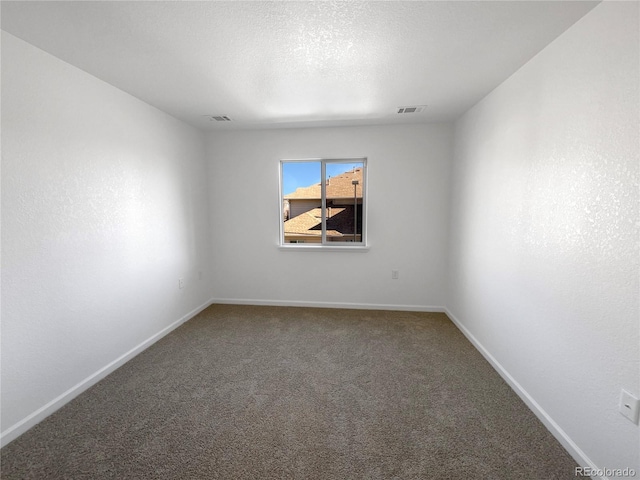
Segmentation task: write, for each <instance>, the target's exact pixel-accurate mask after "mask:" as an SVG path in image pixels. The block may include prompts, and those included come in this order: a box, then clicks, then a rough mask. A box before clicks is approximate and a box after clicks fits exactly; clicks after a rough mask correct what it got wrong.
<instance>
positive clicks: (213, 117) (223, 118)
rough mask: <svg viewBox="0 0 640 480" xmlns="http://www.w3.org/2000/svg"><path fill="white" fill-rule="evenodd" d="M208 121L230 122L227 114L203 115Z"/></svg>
mask: <svg viewBox="0 0 640 480" xmlns="http://www.w3.org/2000/svg"><path fill="white" fill-rule="evenodd" d="M205 117H206V118H208V119H209V121H210V122H230V121H231V119H230V118H229V117H228V116H227V115H205Z"/></svg>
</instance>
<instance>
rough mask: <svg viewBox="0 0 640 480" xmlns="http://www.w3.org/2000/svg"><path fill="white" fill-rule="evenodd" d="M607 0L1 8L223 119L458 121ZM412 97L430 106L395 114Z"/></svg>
mask: <svg viewBox="0 0 640 480" xmlns="http://www.w3.org/2000/svg"><path fill="white" fill-rule="evenodd" d="M597 3H598V2H593V1H589V2H583V1H520V2H518V1H497V2H493V1H476V2H464V1H411V2H404V1H382V2H357V1H307V2H278V1H258V2H247V1H232V2H218V1H208V2H207V1H201V2H197V1H195V2H191V1H169V2H159V1H154V2H138V1H97V2H82V1H71V2H50V1H45V2H24V1H19V2H7V1H3V2H2V5H1V8H2V12H1V14H2V29H3V30H5V31H7V32H9V33H11V34H13V35H15V36H17V37H19V38H21V39H23V40H25V41H27V42H29V43H31V44H33V45H35V46H37V47H39V48H41V49H43V50H45V51H47V52H50V53H51V54H53V55H55V56H56V57H58V58H60V59H62V60H64V61H66V62H68V63H71V64H73V65H75V66H77V67H79V68H81V69H82V70H85V71H87V72H89V73H91V74H92V75H95V76H96V77H98V78H100V79H102V80H104V81H106V82H108V83H110V84H111V85H114V86H116V87H118V88H120V89H122V90H124V91H126V92H128V93H130V94H132V95H134V96H136V97H138V98H140V99H141V100H144V101H145V102H147V103H150V104H151V105H154V106H156V107H157V108H159V109H161V110H163V111H165V112H167V113H169V114H171V115H173V116H175V117H178V118H181V119H183V120H184V121H186V122H188V123H190V124H192V125H195V126H197V127H199V128H202V129H214V128H264V127H277V126H287V127H289V126H330V125H363V124H368V125H371V124H390V123H422V122H433V121H449V120H453V119H455V118H457V117H458V116H459V115H460V114H462V113H464V112H465V111H466V110H467V109H468V108H470V107H471V106H472V105H474V104H475V103H476V102H478V101H479V100H480V99H481V98H482V97H483V96H485V95H486V94H487V93H489V92H490V91H491V90H492V89H493V88H495V87H496V86H497V85H499V84H500V83H501V82H502V81H504V80H505V79H506V78H507V77H508V76H510V75H511V74H512V73H513V72H515V71H516V70H517V69H518V68H519V67H520V66H522V65H523V64H525V63H526V62H527V61H528V60H529V59H531V58H532V57H533V56H534V55H535V54H536V53H537V52H539V51H540V50H541V49H543V48H544V47H545V46H546V45H548V44H549V43H550V42H551V41H552V40H554V39H555V38H556V37H557V36H558V35H560V34H561V33H562V32H563V31H565V30H566V29H567V28H568V27H569V26H571V25H572V24H574V23H575V22H576V21H577V20H578V19H580V18H581V17H582V16H583V15H585V14H586V13H587V12H588V11H589V10H590V9H592V8H593V7H594V6H595V5H597ZM406 105H428V107H427V108H426V109H425V110H424V112H423V113H420V114H408V115H398V114H396V113H395V109H396V107H399V106H406ZM208 114H209V115H221V114H222V115H228V116H229V117H231V119H232V120H233V122H231V123H228V124H225V123H220V122H211V121H209V120H208V119H206V118H205V117H203V116H204V115H208Z"/></svg>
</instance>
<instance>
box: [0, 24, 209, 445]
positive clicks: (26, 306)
mask: <svg viewBox="0 0 640 480" xmlns="http://www.w3.org/2000/svg"><path fill="white" fill-rule="evenodd" d="M204 148H205V144H204V135H203V134H202V133H200V132H198V131H196V130H195V129H193V128H192V127H189V126H186V125H185V124H183V123H181V122H179V121H177V120H175V119H173V118H172V117H169V116H168V115H166V114H164V113H161V112H160V111H158V110H156V109H155V108H152V107H150V106H149V105H146V104H144V103H142V102H140V101H139V100H137V99H135V98H133V97H131V96H129V95H127V94H125V93H123V92H122V91H120V90H117V89H115V88H113V87H111V86H110V85H108V84H106V83H104V82H102V81H100V80H98V79H96V78H95V77H92V76H90V75H88V74H87V73H85V72H82V71H81V70H78V69H77V68H75V67H72V66H70V65H68V64H66V63H64V62H62V61H60V60H58V59H56V58H55V57H52V56H50V55H49V54H46V53H44V52H43V51H41V50H38V49H36V48H35V47H33V46H31V45H29V44H27V43H25V42H23V41H21V40H19V39H17V38H15V37H13V36H11V35H8V34H5V33H4V32H3V34H2V377H1V381H2V431H3V442H6V441H8V440H11V439H12V438H14V437H15V436H16V435H18V434H19V433H21V432H22V431H24V430H26V429H27V428H28V427H29V426H31V425H33V424H34V423H36V422H37V421H38V420H39V419H41V418H42V417H44V416H46V414H48V413H51V412H52V411H53V410H54V409H55V408H56V407H58V406H60V404H61V403H64V402H65V401H67V400H69V399H70V398H71V397H73V396H74V395H75V394H77V393H79V392H80V391H81V390H82V389H83V388H86V387H87V386H88V385H90V384H91V383H92V382H94V381H96V380H97V378H99V377H100V375H104V374H105V373H106V371H108V370H109V369H110V368H113V367H114V366H115V365H116V364H117V363H118V359H119V358H120V357H121V356H122V355H125V354H126V353H127V352H130V351H131V350H132V349H135V348H136V347H138V346H140V345H141V344H142V343H143V342H145V341H146V340H148V339H150V338H151V337H153V336H154V335H156V334H158V333H159V332H161V331H162V330H163V329H165V328H166V327H168V326H170V325H171V324H172V323H174V322H176V321H178V320H180V319H183V318H186V317H188V315H189V313H190V312H192V311H193V310H194V309H197V308H198V307H199V306H201V305H202V304H206V302H207V300H208V298H209V297H210V292H211V285H210V281H208V280H207V278H208V277H209V276H210V271H209V268H208V265H209V262H210V259H209V256H208V255H209V248H210V247H209V243H210V236H209V232H210V228H209V224H208V222H209V218H208V214H207V209H208V196H207V190H206V188H207V185H206V177H207V173H206V169H207V166H206V159H205V155H204ZM198 271H202V272H203V280H199V275H198ZM179 277H184V279H185V282H186V286H185V288H184V289H183V290H178V286H177V285H178V278H179ZM185 316H186V317H185ZM120 360H122V358H120ZM113 362H116V363H115V364H114V363H113ZM104 368H106V369H107V370H106V371H102V369H104Z"/></svg>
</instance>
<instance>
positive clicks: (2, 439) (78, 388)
mask: <svg viewBox="0 0 640 480" xmlns="http://www.w3.org/2000/svg"><path fill="white" fill-rule="evenodd" d="M212 303H213V301H212V300H208V301H207V302H205V303H203V304H202V305H200V306H199V307H197V308H195V309H193V310H191V311H190V312H189V313H187V314H186V315H184V316H183V317H182V318H180V319H178V320H176V321H175V322H173V323H172V324H171V325H169V326H167V327H165V328H163V329H162V330H160V331H159V332H158V333H156V334H155V335H152V336H151V337H149V338H148V339H147V340H145V341H144V342H142V343H140V344H139V345H137V346H135V347H134V348H132V349H131V350H129V351H128V352H127V353H125V354H124V355H121V356H120V357H118V358H116V359H115V360H114V361H113V362H111V363H109V364H108V365H105V366H104V367H102V368H101V369H100V370H98V371H97V372H95V373H93V374H92V375H89V376H88V377H87V378H85V379H84V380H82V381H81V382H80V383H78V384H77V385H75V386H73V387H71V388H70V389H69V390H67V391H66V392H64V393H63V394H62V395H59V396H58V397H56V398H54V399H53V400H51V401H50V402H49V403H47V404H46V405H44V406H43V407H41V408H39V409H38V410H36V411H35V412H33V413H32V414H30V415H28V416H26V417H25V418H23V419H22V420H20V421H19V422H18V423H16V424H14V425H12V426H11V427H9V428H7V429H6V430H5V431H4V432H2V433H1V434H0V445H1V446H3V447H4V446H5V445H6V444H8V443H9V442H11V441H13V440H15V439H16V438H18V437H19V436H20V435H22V434H23V433H24V432H26V431H27V430H29V429H30V428H31V427H33V426H34V425H36V424H38V423H39V422H41V421H42V420H44V419H45V418H47V417H48V416H49V415H51V414H52V413H53V412H55V411H56V410H58V409H60V408H61V407H63V406H64V405H65V404H67V403H69V402H70V401H71V400H73V399H74V398H75V397H77V396H78V395H80V394H81V393H82V392H84V391H85V390H87V389H88V388H89V387H92V386H93V385H95V384H96V383H98V382H99V381H100V380H102V379H103V378H104V377H106V376H107V375H109V374H110V373H111V372H113V371H115V370H116V369H117V368H118V367H120V366H122V365H124V364H125V363H126V362H128V361H129V360H131V359H132V358H133V357H135V356H136V355H138V354H139V353H140V352H142V351H143V350H146V349H147V348H149V347H150V346H151V345H153V344H154V343H156V342H157V341H158V340H160V339H161V338H162V337H164V336H165V335H167V334H168V333H170V332H171V331H173V330H175V329H176V328H178V327H179V326H180V325H182V324H183V323H185V322H186V321H187V320H190V319H191V318H193V317H195V316H196V315H197V314H198V313H200V312H201V311H202V310H204V309H205V308H207V307H208V306H209V305H211V304H212Z"/></svg>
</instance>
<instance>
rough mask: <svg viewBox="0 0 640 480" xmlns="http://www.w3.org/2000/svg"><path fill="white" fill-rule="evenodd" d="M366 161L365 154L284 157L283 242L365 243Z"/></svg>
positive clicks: (281, 241)
mask: <svg viewBox="0 0 640 480" xmlns="http://www.w3.org/2000/svg"><path fill="white" fill-rule="evenodd" d="M366 163H367V162H366V159H365V158H347V159H310V160H282V161H281V162H280V175H281V188H280V200H281V202H280V204H281V212H282V215H281V217H280V218H281V223H280V232H281V233H280V243H281V245H292V244H293V245H295V244H298V243H304V244H305V245H311V246H313V245H315V246H348V247H356V246H359V247H362V246H364V245H366ZM321 179H323V181H321Z"/></svg>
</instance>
